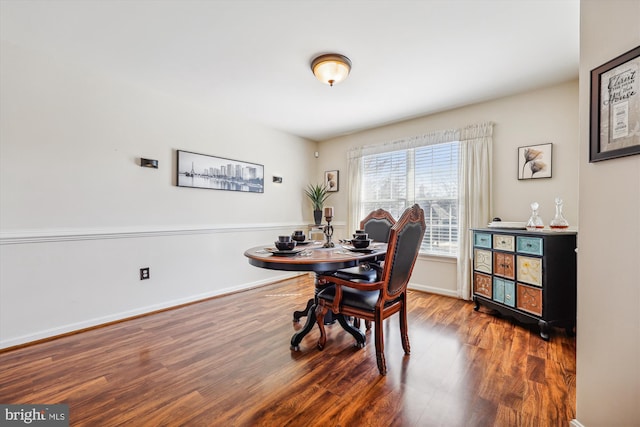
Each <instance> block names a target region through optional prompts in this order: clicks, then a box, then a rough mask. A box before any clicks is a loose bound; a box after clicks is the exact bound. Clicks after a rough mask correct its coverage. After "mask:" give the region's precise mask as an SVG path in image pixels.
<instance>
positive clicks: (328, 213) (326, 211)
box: [324, 206, 333, 217]
mask: <svg viewBox="0 0 640 427" xmlns="http://www.w3.org/2000/svg"><path fill="white" fill-rule="evenodd" d="M324 216H325V217H327V216H328V217H332V216H333V207H331V206H329V207H326V208H324Z"/></svg>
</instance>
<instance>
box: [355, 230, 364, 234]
mask: <svg viewBox="0 0 640 427" xmlns="http://www.w3.org/2000/svg"><path fill="white" fill-rule="evenodd" d="M356 234H364V230H356Z"/></svg>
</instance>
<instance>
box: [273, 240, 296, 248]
mask: <svg viewBox="0 0 640 427" xmlns="http://www.w3.org/2000/svg"><path fill="white" fill-rule="evenodd" d="M274 243H275V245H276V248H278V250H280V251H290V250H291V249H293V248H295V247H296V242H295V240H291V241H289V242H274Z"/></svg>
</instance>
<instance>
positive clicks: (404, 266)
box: [315, 204, 426, 375]
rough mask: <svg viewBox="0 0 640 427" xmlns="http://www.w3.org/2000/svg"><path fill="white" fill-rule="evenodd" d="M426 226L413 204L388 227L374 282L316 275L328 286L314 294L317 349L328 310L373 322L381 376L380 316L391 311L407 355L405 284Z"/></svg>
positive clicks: (324, 336)
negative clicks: (318, 332)
mask: <svg viewBox="0 0 640 427" xmlns="http://www.w3.org/2000/svg"><path fill="white" fill-rule="evenodd" d="M425 229H426V225H425V221H424V211H423V210H422V209H421V208H420V206H418V205H417V204H415V205H413V206H412V207H411V208H409V209H407V210H406V211H405V212H404V213H403V214H402V216H401V217H400V219H399V220H398V222H397V223H396V224H394V226H393V227H391V233H390V235H389V243H388V246H387V253H386V256H385V263H384V267H383V268H382V270H381V272H380V274H379V277H378V279H377V280H376V281H375V282H368V281H366V280H362V279H353V280H345V279H343V278H340V277H338V276H337V275H336V274H337V273H335V272H334V273H328V274H323V275H320V277H319V278H320V279H322V280H324V281H326V282H330V283H332V285H330V286H328V287H327V288H325V289H323V290H322V291H320V292H319V293H318V295H317V298H318V305H317V308H316V313H315V314H316V318H317V319H318V326H319V328H320V338H319V339H318V348H319V349H320V350H322V349H324V347H325V344H326V342H327V334H326V331H325V328H324V322H323V321H322V319H323V318H324V315H325V314H326V313H327V311H328V310H331V311H333V312H334V313H335V314H337V315H339V316H340V315H341V316H353V317H355V318H360V319H365V320H369V321H372V322H373V323H375V329H374V335H375V346H376V359H377V364H378V370H379V371H380V374H381V375H386V373H387V367H386V362H385V358H384V337H383V325H382V322H383V320H384V319H386V318H388V317H390V316H391V315H393V314H395V313H399V315H400V335H401V338H402V348H403V349H404V352H405V354H409V352H410V347H409V336H408V333H407V284H408V283H409V278H410V277H411V273H412V272H413V266H414V265H415V261H416V259H417V257H418V252H419V251H420V245H421V244H422V238H423V236H424V233H425Z"/></svg>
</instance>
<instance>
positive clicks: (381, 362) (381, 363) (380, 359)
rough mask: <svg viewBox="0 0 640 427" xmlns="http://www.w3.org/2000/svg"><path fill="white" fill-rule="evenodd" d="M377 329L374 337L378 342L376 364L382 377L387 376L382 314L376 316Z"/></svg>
mask: <svg viewBox="0 0 640 427" xmlns="http://www.w3.org/2000/svg"><path fill="white" fill-rule="evenodd" d="M375 317H376V320H375V324H376V326H375V328H374V335H375V340H376V362H377V363H378V371H380V375H387V362H386V360H385V358H384V336H383V332H382V326H383V325H382V315H381V314H380V313H376V314H375Z"/></svg>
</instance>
